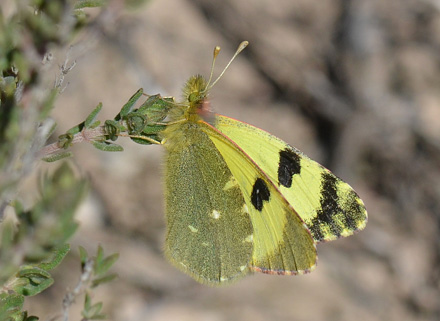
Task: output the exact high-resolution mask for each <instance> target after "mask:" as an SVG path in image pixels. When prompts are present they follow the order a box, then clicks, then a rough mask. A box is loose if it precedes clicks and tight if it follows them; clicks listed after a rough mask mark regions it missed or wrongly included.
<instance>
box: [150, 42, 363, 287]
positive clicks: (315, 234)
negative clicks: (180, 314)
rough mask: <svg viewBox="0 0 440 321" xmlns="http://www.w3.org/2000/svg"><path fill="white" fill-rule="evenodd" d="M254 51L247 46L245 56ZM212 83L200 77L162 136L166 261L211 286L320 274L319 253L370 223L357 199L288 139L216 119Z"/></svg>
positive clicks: (173, 111) (173, 107) (186, 91)
mask: <svg viewBox="0 0 440 321" xmlns="http://www.w3.org/2000/svg"><path fill="white" fill-rule="evenodd" d="M246 46H247V42H243V43H242V44H241V45H240V46H239V49H238V50H237V52H236V53H235V55H234V56H233V57H232V59H231V61H230V62H229V64H230V63H231V62H232V60H233V59H234V58H235V57H236V55H237V54H238V53H239V52H240V51H241V50H243V49H244V47H246ZM219 50H220V48H219V47H216V49H215V50H214V59H213V66H212V68H211V76H210V78H209V80H206V79H205V78H203V77H202V76H199V75H197V76H193V77H191V78H190V79H189V80H188V81H187V83H186V85H185V87H184V90H183V93H184V99H183V101H182V102H180V103H175V104H171V107H170V108H169V109H167V115H166V116H167V119H166V122H165V125H166V126H164V128H165V129H163V130H162V131H161V132H159V133H158V137H159V141H160V144H162V145H163V146H164V147H165V149H166V160H165V204H166V222H167V234H166V242H165V254H166V256H167V257H168V259H169V260H170V261H171V262H172V263H173V264H174V265H175V266H176V267H178V268H179V269H181V270H182V271H183V272H185V273H187V274H189V275H190V276H191V277H193V278H194V279H195V280H197V281H199V282H201V283H205V284H208V285H221V284H228V283H231V282H233V281H236V280H238V279H240V278H242V277H244V276H245V275H247V274H249V273H252V272H263V273H267V274H278V275H295V274H304V273H308V272H310V271H312V270H313V269H314V267H315V265H316V260H317V252H316V244H317V243H319V242H324V241H331V240H335V239H337V238H340V237H345V236H349V235H352V234H353V232H355V231H357V230H361V229H363V228H364V227H365V225H366V222H367V212H366V209H365V206H364V203H363V202H362V200H361V199H360V198H359V196H358V195H357V194H356V192H355V191H354V190H353V189H352V188H351V187H350V186H349V185H348V184H347V183H345V182H343V181H342V180H341V179H339V178H338V177H336V176H335V175H334V174H332V173H331V172H330V171H329V170H327V169H326V168H324V167H323V166H321V165H320V164H318V163H317V162H315V161H313V160H311V159H310V158H308V157H307V156H305V155H304V154H303V153H301V152H300V151H299V150H297V149H296V148H294V147H292V146H290V145H288V144H287V143H285V142H284V141H282V140H280V139H279V138H277V137H275V136H273V135H271V134H269V133H267V132H265V131H263V130H261V129H259V128H257V127H254V126H251V125H249V124H246V123H244V122H241V121H238V120H235V119H232V118H228V117H226V116H222V115H219V114H213V113H212V112H211V111H210V104H209V100H208V94H209V90H210V89H211V88H212V86H213V85H214V84H215V83H216V82H217V80H218V79H219V78H220V77H221V76H222V75H223V73H224V71H225V70H226V69H227V68H228V66H229V64H228V65H227V66H226V68H225V69H224V70H223V72H222V73H221V75H220V76H219V77H218V78H217V80H216V81H215V82H213V83H212V84H210V82H211V79H212V74H213V69H214V61H215V58H216V57H217V55H218V52H219Z"/></svg>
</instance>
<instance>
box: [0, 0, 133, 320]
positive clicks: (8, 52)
mask: <svg viewBox="0 0 440 321" xmlns="http://www.w3.org/2000/svg"><path fill="white" fill-rule="evenodd" d="M10 1H11V2H14V5H15V6H12V7H13V8H14V9H16V10H15V11H14V12H12V13H9V14H8V16H7V17H6V16H5V15H4V14H3V12H2V7H1V6H0V30H1V31H0V321H3V320H8V321H9V320H11V321H12V320H13V321H19V320H20V321H23V320H28V321H31V320H37V318H36V317H34V316H28V314H27V312H26V311H23V304H24V302H25V298H26V297H27V296H31V295H36V294H39V293H41V292H42V291H44V290H45V289H47V288H48V287H49V286H50V285H51V284H52V283H53V282H54V280H53V278H52V275H51V273H50V272H51V270H52V269H54V268H55V267H56V266H57V265H58V264H59V263H60V262H61V261H62V260H63V258H64V257H65V255H66V254H67V253H68V252H69V244H68V240H69V238H70V237H71V236H72V235H73V234H74V233H75V231H76V229H77V227H78V225H77V223H76V222H75V220H74V213H75V210H76V208H77V207H78V205H79V203H80V201H81V199H82V198H83V196H84V194H85V192H86V189H87V188H86V182H85V181H84V180H83V179H78V178H77V177H76V175H75V174H74V171H73V169H72V168H71V167H70V166H69V165H67V164H66V163H63V164H61V165H59V167H57V169H55V170H53V171H52V174H47V175H44V176H42V177H41V180H40V183H41V184H40V197H39V199H37V200H36V201H35V204H33V205H32V206H28V207H24V206H23V205H22V204H21V203H20V201H19V200H18V199H19V197H20V195H19V194H18V193H17V192H18V191H17V189H18V188H17V186H18V185H19V183H20V182H21V181H22V180H23V179H24V178H25V177H26V176H27V175H28V174H29V173H30V172H31V171H32V170H33V169H34V168H35V166H34V165H35V162H38V161H39V157H40V155H39V152H40V151H41V148H42V147H43V146H44V145H45V143H46V140H47V138H48V137H49V136H50V134H51V133H52V132H53V129H54V124H53V122H51V121H50V120H49V119H48V116H49V115H50V113H51V111H52V109H53V107H54V105H55V102H56V99H57V97H58V95H59V93H60V91H61V87H62V82H61V81H57V83H56V85H55V86H54V87H52V88H51V87H48V85H47V84H48V83H53V79H52V78H53V77H54V76H53V74H50V75H49V74H48V73H45V72H44V71H43V69H42V65H43V63H45V62H46V63H47V61H49V59H48V57H50V53H49V50H50V49H51V48H54V47H56V46H58V47H60V48H62V47H64V46H66V45H67V44H68V43H69V42H70V41H71V40H72V39H73V37H74V36H75V34H76V33H77V32H78V31H79V30H81V29H84V28H87V27H88V25H89V24H91V23H93V21H92V20H91V19H90V18H89V17H88V15H87V12H86V10H84V9H87V8H88V7H96V6H103V5H105V3H106V1H82V0H78V1H66V0H15V1H14V0H10ZM130 2H131V1H130ZM65 71H66V70H63V71H62V74H63V76H64V75H65ZM99 109H100V108H97V109H95V110H94V112H92V114H91V115H90V117H89V118H87V119H86V121H85V122H84V125H85V126H86V127H87V128H91V129H93V128H95V127H96V126H98V125H99V123H98V122H96V121H95V117H96V114H97V113H98V112H99ZM68 139H69V137H67V136H66V145H67V147H68V143H69V141H68ZM69 155H70V152H69V151H63V152H61V153H59V154H56V155H50V156H49V160H52V161H54V160H58V159H61V158H63V157H65V156H69ZM7 210H8V211H9V212H11V213H12V212H13V213H12V214H11V215H7V216H6V215H5V212H6V211H7ZM103 260H104V259H103ZM105 276H106V277H107V279H108V278H109V276H108V275H105ZM101 277H104V276H102V275H101ZM98 280H99V278H98ZM59 304H60V305H61V302H60V303H59ZM91 306H93V305H89V307H91ZM56 309H57V306H54V310H56ZM95 310H96V308H95ZM99 311H100V309H99ZM95 314H96V313H95ZM98 315H99V316H101V315H102V313H99V314H98Z"/></svg>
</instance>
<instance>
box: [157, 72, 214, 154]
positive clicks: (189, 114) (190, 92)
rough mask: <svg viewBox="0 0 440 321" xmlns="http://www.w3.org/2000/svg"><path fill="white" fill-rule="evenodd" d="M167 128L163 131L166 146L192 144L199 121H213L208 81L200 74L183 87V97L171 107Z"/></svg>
mask: <svg viewBox="0 0 440 321" xmlns="http://www.w3.org/2000/svg"><path fill="white" fill-rule="evenodd" d="M168 118H169V122H168V126H167V128H166V129H165V130H164V131H163V132H162V135H163V137H164V138H165V140H166V143H165V146H167V147H168V148H171V146H180V147H182V144H183V145H187V144H191V141H192V136H193V133H195V131H194V130H197V129H198V127H199V125H198V123H199V122H201V121H202V122H203V121H206V122H211V121H210V120H211V119H212V118H213V113H212V112H211V109H210V104H209V101H208V99H207V81H206V80H205V78H203V77H202V76H200V75H196V76H192V77H191V78H190V79H189V80H188V81H187V82H186V84H185V86H184V88H183V99H182V102H181V103H178V104H176V106H175V107H174V108H172V109H171V111H170V113H169V115H168Z"/></svg>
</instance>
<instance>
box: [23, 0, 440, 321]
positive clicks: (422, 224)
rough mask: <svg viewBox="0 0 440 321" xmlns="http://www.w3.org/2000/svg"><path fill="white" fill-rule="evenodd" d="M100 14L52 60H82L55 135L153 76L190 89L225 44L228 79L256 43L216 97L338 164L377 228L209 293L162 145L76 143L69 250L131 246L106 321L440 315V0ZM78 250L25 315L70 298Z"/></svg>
mask: <svg viewBox="0 0 440 321" xmlns="http://www.w3.org/2000/svg"><path fill="white" fill-rule="evenodd" d="M88 13H89V14H91V15H94V14H98V13H97V12H95V11H94V10H89V11H88ZM100 15H101V17H100V19H99V20H98V21H99V23H97V24H96V26H95V28H94V29H92V30H91V31H89V32H87V33H85V34H80V35H78V37H77V38H76V39H75V40H74V42H73V43H72V45H73V47H72V48H71V49H70V50H66V51H62V52H54V57H55V61H56V63H57V64H62V63H63V62H64V61H65V59H66V58H69V59H70V61H74V60H75V61H76V67H75V68H74V69H73V70H72V71H71V72H69V74H68V75H67V76H66V80H65V84H66V85H67V86H66V89H65V90H64V92H63V94H62V95H61V97H60V99H59V100H58V103H57V108H56V110H55V115H54V118H55V119H56V120H57V122H58V130H59V132H58V134H61V133H63V132H64V131H66V130H67V129H69V128H70V127H72V126H73V125H75V124H77V123H79V122H81V121H83V120H84V119H85V117H86V116H87V114H88V113H89V112H90V111H91V110H92V109H93V108H94V107H95V106H96V105H97V103H98V102H100V101H102V102H103V105H104V110H103V111H102V112H101V115H100V117H101V119H103V120H104V119H111V118H113V117H114V115H115V114H116V113H117V112H118V111H119V109H120V108H121V106H122V105H123V104H124V103H125V102H126V101H127V99H128V98H129V97H130V96H131V95H132V94H133V93H134V92H135V91H136V90H137V89H138V88H140V87H142V88H144V91H145V92H148V93H151V94H156V93H161V94H162V95H172V96H177V97H179V96H180V91H181V87H182V86H183V84H184V82H185V80H186V79H187V78H188V77H189V76H191V75H193V74H197V73H200V74H203V75H208V74H209V71H210V65H211V59H212V49H213V48H214V46H216V45H220V46H221V47H222V52H221V53H220V56H219V58H218V61H217V69H216V71H217V74H218V73H219V70H221V69H222V68H223V66H224V65H225V64H226V62H227V61H228V60H229V59H230V57H231V56H232V54H233V52H234V50H235V48H236V46H238V44H239V43H240V42H241V41H242V40H248V41H249V42H250V45H249V47H248V48H247V49H246V50H245V51H244V52H243V53H242V54H241V55H240V56H239V57H238V58H237V59H236V61H235V62H234V63H233V65H232V66H231V68H230V69H229V70H228V71H227V73H226V74H225V75H224V77H223V78H222V80H221V81H219V83H218V84H217V85H216V86H215V87H214V89H213V90H212V92H211V96H210V97H211V101H212V106H213V107H214V108H215V110H216V111H217V112H218V113H221V114H225V115H227V116H231V117H234V118H238V119H240V120H242V121H245V122H248V123H251V124H254V125H256V126H258V127H261V128H263V129H265V130H267V131H269V132H271V133H273V134H275V135H276V136H278V137H280V138H282V139H284V140H285V141H287V142H288V143H290V144H291V145H293V146H296V147H297V148H299V149H301V150H302V151H303V152H305V153H306V154H307V155H309V156H310V157H312V158H314V159H316V160H317V161H319V162H321V163H322V164H324V165H325V166H326V167H328V168H330V169H331V170H332V171H333V172H335V173H336V174H337V175H338V176H340V177H341V178H343V179H344V180H346V181H347V182H349V183H350V184H351V185H352V186H353V187H354V188H355V189H356V191H357V192H358V193H359V194H360V195H361V197H362V199H363V200H364V202H365V204H366V206H367V209H368V211H369V223H368V225H367V228H366V229H365V230H364V231H362V232H360V233H358V234H356V235H355V236H353V237H350V238H347V239H341V240H338V241H336V242H331V243H327V244H320V245H319V246H318V252H319V258H320V260H319V265H318V268H317V269H316V270H315V271H314V272H313V273H312V274H310V275H306V276H297V277H287V276H285V277H281V276H267V275H254V276H250V277H248V278H245V279H244V280H243V281H240V282H238V283H236V284H234V285H232V286H229V287H221V288H210V287H207V286H204V285H200V284H198V283H196V282H195V281H193V280H192V279H191V278H189V277H188V276H186V275H184V274H182V273H181V272H179V271H178V270H176V269H175V268H174V267H172V266H171V265H170V264H169V263H168V262H167V261H166V260H165V258H164V257H163V254H162V247H163V242H164V235H165V219H164V210H163V208H164V204H163V180H162V167H163V165H162V164H163V163H162V162H163V150H162V148H161V147H160V146H141V145H137V144H134V143H132V142H130V141H128V140H123V139H120V140H119V141H118V143H121V144H122V145H123V146H124V148H125V151H124V152H123V153H105V152H100V151H97V150H96V149H94V148H93V147H91V146H89V145H87V144H83V145H81V146H78V147H75V149H74V153H75V158H74V160H73V162H74V163H76V164H77V165H78V168H79V169H80V171H81V172H82V174H83V175H86V176H89V177H90V180H91V193H90V195H89V197H88V198H87V200H86V201H85V203H84V205H83V207H82V209H81V211H80V213H79V214H78V219H79V220H80V221H81V228H80V230H79V232H78V233H77V234H76V237H75V239H74V241H73V244H72V247H73V248H74V249H76V248H77V246H78V245H82V246H84V247H86V248H87V249H88V250H89V251H90V252H94V251H95V249H96V247H97V245H98V244H102V245H103V246H104V248H105V249H106V252H107V253H111V252H119V253H120V259H119V261H118V262H117V264H116V266H115V268H114V270H115V271H116V272H117V273H118V274H119V279H118V280H117V281H114V282H112V283H110V284H108V285H106V286H103V287H102V288H101V289H100V290H98V291H97V293H96V296H95V298H94V301H97V300H102V301H104V302H105V307H104V310H105V312H106V313H107V314H108V315H109V319H110V320H154V321H156V320H212V321H217V320H254V321H260V320H300V321H307V320H339V321H344V320H347V321H349V320H350V321H351V320H371V321H376V320H387V321H394V320H399V321H403V320H427V321H428V320H439V319H440V290H439V288H440V270H439V266H440V90H439V87H440V2H439V1H438V0H419V1H404V0H389V1H380V0H356V1H354V0H343V1H341V0H339V1H338V0H320V1H318V0H314V1H306V0H289V1H286V0H273V1H258V0H243V1H232V0H224V1H209V0H195V1H189V0H151V1H150V2H147V3H146V4H144V5H143V6H141V7H137V8H135V9H132V10H129V11H127V10H121V7H120V6H119V3H118V1H115V2H112V4H111V5H110V7H109V9H108V10H106V11H105V12H104V13H100ZM55 65H56V64H55ZM48 72H49V71H48ZM54 75H55V73H54ZM50 166H51V165H49V166H48V165H44V166H43V165H42V166H41V168H42V169H47V168H50ZM73 252H77V251H76V250H74V251H73ZM74 256H75V253H72V257H71V258H69V259H67V260H66V261H65V262H63V264H62V265H61V266H60V267H59V268H58V270H59V272H58V273H59V277H58V278H57V276H56V275H55V277H56V282H55V285H54V286H53V287H52V288H50V289H49V290H48V291H47V294H46V296H45V297H44V298H39V300H36V299H35V300H32V299H31V300H30V303H29V306H28V307H27V308H28V309H29V310H30V312H33V313H34V314H37V315H40V316H42V317H43V316H45V315H46V316H47V318H50V317H52V316H53V315H54V314H56V312H57V311H59V310H60V307H61V301H62V296H63V293H65V291H66V288H69V287H70V288H71V287H73V286H74V285H75V283H76V282H77V279H78V278H79V273H80V271H79V267H78V266H77V260H76V259H75V258H74ZM66 270H67V271H71V272H70V273H68V275H69V278H66V272H65V271H66ZM53 311H54V313H53V314H51V313H52V312H53ZM80 318H81V317H80V316H79V315H78V314H77V311H72V313H71V320H79V319H80Z"/></svg>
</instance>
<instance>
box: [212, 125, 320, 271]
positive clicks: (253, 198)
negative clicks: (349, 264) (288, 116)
mask: <svg viewBox="0 0 440 321" xmlns="http://www.w3.org/2000/svg"><path fill="white" fill-rule="evenodd" d="M204 131H205V132H206V133H207V135H208V136H209V138H210V139H211V140H212V141H213V143H214V144H215V147H216V148H217V149H218V151H219V152H220V153H221V155H222V156H223V159H224V161H225V162H226V164H227V166H228V168H229V170H230V171H231V173H232V175H233V176H232V177H231V181H230V182H228V184H227V185H226V186H225V188H226V189H227V188H230V187H232V186H239V188H240V190H241V192H242V194H243V197H244V200H245V202H246V207H245V212H247V213H249V216H250V218H251V221H252V226H253V235H252V243H253V253H252V261H251V262H250V265H251V268H252V269H253V270H254V271H260V272H265V273H273V274H297V273H305V272H308V271H310V270H312V269H313V267H314V266H315V264H316V248H315V244H314V240H313V238H312V236H311V234H310V232H309V231H308V229H307V227H306V226H305V225H304V223H303V222H302V220H301V218H300V217H299V216H298V215H297V213H296V212H295V211H294V209H293V208H292V207H291V206H290V205H289V203H288V202H287V201H286V199H284V197H283V195H282V194H281V193H280V191H279V190H278V189H277V188H276V186H275V185H274V184H273V183H272V182H271V181H270V180H269V179H268V177H267V176H266V175H265V174H264V173H263V172H262V171H261V169H260V168H259V167H258V166H257V165H256V164H255V163H254V162H253V161H252V159H250V158H249V157H248V156H247V155H246V154H245V153H243V151H242V150H241V149H240V148H239V147H238V146H237V145H236V144H235V143H234V142H232V141H231V140H229V139H228V138H227V137H225V136H224V135H222V134H221V133H220V132H219V131H217V130H216V129H215V128H214V127H212V126H210V125H209V124H206V123H205V127H204Z"/></svg>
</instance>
